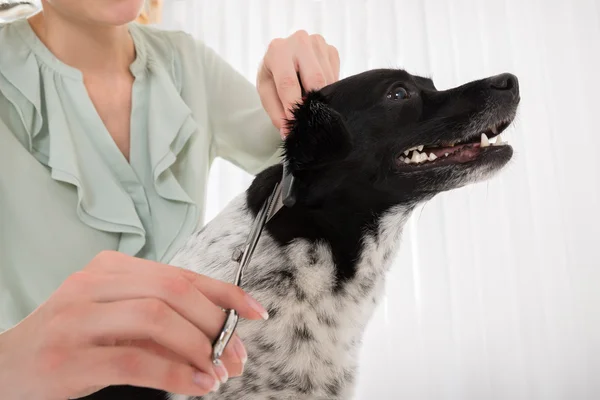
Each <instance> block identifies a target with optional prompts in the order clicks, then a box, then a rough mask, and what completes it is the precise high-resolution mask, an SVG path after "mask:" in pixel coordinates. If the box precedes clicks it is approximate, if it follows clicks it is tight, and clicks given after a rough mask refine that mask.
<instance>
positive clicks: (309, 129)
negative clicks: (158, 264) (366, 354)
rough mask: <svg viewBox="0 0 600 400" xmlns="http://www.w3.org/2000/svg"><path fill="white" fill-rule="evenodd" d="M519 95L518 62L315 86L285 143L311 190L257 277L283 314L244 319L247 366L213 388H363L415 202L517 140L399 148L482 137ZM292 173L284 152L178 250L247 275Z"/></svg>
mask: <svg viewBox="0 0 600 400" xmlns="http://www.w3.org/2000/svg"><path fill="white" fill-rule="evenodd" d="M518 103H519V92H518V84H517V80H516V77H514V76H512V75H508V74H505V75H500V76H496V77H492V78H488V79H483V80H479V81H475V82H471V83H468V84H466V85H463V86H461V87H459V88H455V89H450V90H447V91H438V90H437V89H436V88H435V86H434V85H433V82H432V81H431V80H430V79H426V78H421V77H418V76H413V75H410V74H408V73H407V72H405V71H402V70H374V71H369V72H366V73H363V74H359V75H356V76H354V77H350V78H346V79H344V80H342V81H340V82H337V83H336V84H333V85H330V86H328V87H326V88H324V89H323V90H321V91H319V92H312V93H309V94H308V95H307V96H306V98H305V99H304V101H303V103H302V105H298V107H297V108H296V109H295V110H294V120H293V121H290V129H291V133H290V135H289V137H288V138H287V139H286V141H285V144H284V149H285V159H286V161H287V162H288V164H289V166H290V170H291V172H292V173H293V175H294V177H295V178H296V194H297V197H298V202H297V203H296V204H295V205H294V206H293V207H291V208H284V209H282V210H281V212H280V213H278V214H277V215H276V216H275V217H274V218H273V219H272V220H271V221H270V222H269V223H268V225H267V226H266V227H265V230H264V231H263V235H262V237H261V238H260V241H259V242H258V245H257V248H256V251H255V253H254V256H253V258H252V263H251V265H250V266H249V267H248V269H247V270H246V272H245V276H244V281H243V288H244V289H245V290H246V291H247V292H249V293H250V294H251V295H252V296H253V297H255V298H256V299H257V300H258V301H259V302H261V304H263V305H264V306H265V307H266V308H267V309H268V311H269V313H270V318H269V320H267V321H246V320H242V321H241V322H240V323H239V325H238V329H237V333H238V335H239V336H240V338H241V339H242V341H243V342H244V344H245V346H246V349H247V351H248V354H249V360H248V363H247V365H246V368H245V371H244V374H243V375H242V376H241V377H238V378H232V379H230V380H229V381H228V382H227V383H226V384H224V385H222V386H221V388H220V390H219V391H218V392H217V393H211V394H209V395H206V396H204V397H203V398H202V399H203V400H226V399H236V400H274V399H277V400H342V399H343V400H345V399H351V398H352V397H353V393H354V384H355V382H356V372H357V370H358V365H357V360H358V352H359V350H360V344H361V341H362V338H363V334H364V331H365V327H366V325H367V323H368V322H369V319H370V318H371V316H372V315H373V311H374V309H375V307H376V306H377V303H378V301H379V300H380V299H381V296H382V295H383V289H384V286H385V276H386V272H387V271H388V270H389V268H390V266H391V264H392V261H393V260H394V256H395V254H396V252H397V250H398V247H399V244H400V238H401V235H402V228H403V226H404V224H405V223H406V221H407V219H408V218H409V216H410V213H411V212H412V210H413V209H414V207H415V206H416V205H417V204H419V203H422V202H424V201H427V200H429V199H431V198H432V197H433V196H435V195H436V194H437V193H440V192H443V191H447V190H451V189H454V188H457V187H460V186H464V185H466V184H469V183H472V182H475V181H480V180H482V179H486V178H489V177H490V176H492V175H493V174H494V173H496V172H497V171H498V170H500V169H501V168H502V167H503V166H504V165H505V164H506V163H507V162H508V161H509V160H510V158H511V156H512V148H511V147H510V146H501V147H495V148H488V149H485V150H484V149H478V148H477V147H476V146H475V147H470V148H469V147H466V148H467V152H470V153H468V154H467V155H468V157H463V156H456V157H449V158H448V159H446V160H441V161H437V162H433V163H430V164H423V165H417V166H410V165H406V164H405V163H404V162H401V161H400V158H399V157H400V156H402V154H403V153H404V151H405V150H407V149H410V148H412V147H415V146H418V145H420V144H423V145H425V146H432V145H438V146H444V148H445V147H446V146H447V145H449V144H452V143H454V142H457V141H460V142H462V143H463V144H464V143H467V144H466V145H465V146H471V145H470V144H469V143H472V142H473V141H477V140H478V136H479V134H480V132H479V131H480V130H483V129H486V127H487V126H488V125H490V124H491V125H492V126H494V130H496V124H505V121H507V120H512V118H514V114H515V112H516V108H517V104H518ZM504 127H505V126H504V125H502V126H501V128H502V129H503V128H504ZM460 148H461V149H463V147H460ZM469 149H470V150H469ZM448 151H451V150H448ZM281 176H282V167H281V166H273V167H270V168H268V169H266V170H265V171H263V172H261V173H260V174H259V175H258V176H257V177H256V178H255V180H254V181H253V183H252V185H251V187H250V188H249V189H248V190H247V191H246V192H245V193H244V194H242V195H240V196H238V197H237V198H236V199H235V200H233V201H232V202H231V203H230V204H228V205H227V206H226V207H225V209H224V210H223V211H222V212H221V213H220V214H219V215H218V216H217V217H216V218H215V219H214V220H213V221H211V222H210V223H209V224H208V225H207V226H206V227H205V228H204V229H202V230H200V231H198V232H197V233H195V234H194V235H193V236H192V237H191V238H190V239H189V240H188V242H187V243H186V244H185V245H184V246H183V247H182V248H181V249H180V250H179V252H178V253H177V255H176V256H175V257H174V259H173V260H172V262H171V264H173V265H176V266H179V267H182V268H186V269H190V270H193V271H196V272H198V273H201V274H204V275H208V276H210V277H213V278H216V279H220V280H223V281H227V282H231V281H233V278H234V272H235V270H236V267H237V264H236V263H235V262H234V261H232V260H231V255H232V254H233V253H234V251H235V250H236V249H238V248H241V247H242V246H243V245H244V243H245V241H246V239H247V236H248V233H249V231H250V227H251V225H252V223H253V220H254V218H255V216H256V214H257V212H258V210H259V209H260V207H261V205H262V204H263V202H264V201H265V200H266V198H267V197H268V196H269V194H270V193H271V191H272V189H273V187H274V185H275V184H276V183H277V182H278V181H280V180H281ZM152 396H157V397H152ZM109 398H110V399H113V400H114V399H144V400H148V399H151V398H162V399H165V398H169V399H171V400H190V399H188V398H187V397H185V396H181V395H176V394H169V395H167V394H164V393H161V392H158V391H149V390H144V389H137V388H122V387H119V388H108V389H107V390H105V391H102V392H99V394H96V395H95V396H92V397H91V399H95V400H100V399H109Z"/></svg>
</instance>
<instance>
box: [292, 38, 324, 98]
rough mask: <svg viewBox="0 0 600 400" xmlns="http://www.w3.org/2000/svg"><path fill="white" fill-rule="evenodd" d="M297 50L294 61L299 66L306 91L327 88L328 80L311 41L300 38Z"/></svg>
mask: <svg viewBox="0 0 600 400" xmlns="http://www.w3.org/2000/svg"><path fill="white" fill-rule="evenodd" d="M295 49H296V51H295V52H294V60H295V62H296V63H297V64H298V72H299V73H300V79H301V80H302V86H303V87H304V89H305V90H306V91H307V92H309V91H313V90H319V89H321V88H323V87H324V86H326V85H327V78H326V77H325V73H324V72H323V69H322V68H321V65H320V64H319V60H318V59H317V56H316V54H315V52H314V50H313V46H312V43H311V41H310V39H309V38H306V39H305V38H304V37H303V36H302V37H300V38H299V39H297V42H296V46H295Z"/></svg>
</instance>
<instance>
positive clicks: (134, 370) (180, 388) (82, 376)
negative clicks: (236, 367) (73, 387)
mask: <svg viewBox="0 0 600 400" xmlns="http://www.w3.org/2000/svg"><path fill="white" fill-rule="evenodd" d="M72 365H73V366H74V368H73V371H72V374H70V375H71V376H69V378H68V379H71V380H75V379H77V380H78V382H80V383H79V384H80V385H84V386H86V387H97V386H102V387H106V386H113V385H115V386H116V385H131V386H137V387H145V388H152V389H157V390H164V391H167V392H172V393H179V394H183V395H188V396H203V395H205V394H207V393H209V392H211V391H213V390H216V389H218V387H219V383H218V381H217V380H216V379H215V378H214V377H213V376H211V375H208V374H206V373H203V372H201V371H198V370H197V369H195V368H194V367H192V366H191V365H189V364H185V363H180V362H175V361H171V360H168V359H164V358H161V357H160V356H158V355H156V354H153V353H151V352H149V351H146V350H144V349H141V348H136V347H94V348H91V349H89V350H84V351H82V352H81V353H80V354H79V355H78V357H77V362H75V363H73V364H72Z"/></svg>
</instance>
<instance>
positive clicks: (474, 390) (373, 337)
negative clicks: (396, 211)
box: [163, 0, 600, 400]
mask: <svg viewBox="0 0 600 400" xmlns="http://www.w3.org/2000/svg"><path fill="white" fill-rule="evenodd" d="M164 18H165V20H164V23H163V26H164V27H166V28H170V29H182V30H186V31H188V32H190V33H192V34H194V35H195V36H197V37H198V38H203V39H204V40H205V41H206V42H207V43H208V44H209V45H210V46H212V47H213V48H214V49H215V50H217V51H218V52H219V53H220V54H221V55H223V56H224V57H225V58H226V59H227V60H228V61H229V62H231V63H232V64H233V65H234V66H235V67H236V68H237V69H238V70H239V71H241V72H242V73H243V74H245V75H246V76H247V77H248V79H250V80H251V81H252V82H254V77H255V74H256V69H257V66H258V64H259V61H260V59H261V56H262V55H263V54H264V51H265V49H266V46H267V44H268V43H269V41H270V39H272V38H275V37H277V36H287V35H289V34H290V33H292V32H293V31H294V30H296V29H301V28H302V29H306V30H308V31H309V32H311V33H322V34H323V35H324V36H325V38H326V39H327V40H328V41H329V42H330V43H332V44H334V45H335V46H337V47H338V49H339V50H340V53H341V58H342V76H348V75H350V74H354V73H358V72H362V71H364V70H366V69H370V68H376V67H404V68H406V69H407V70H409V71H410V72H413V73H416V74H421V75H429V76H432V77H433V79H434V81H435V82H436V84H437V86H438V88H449V87H452V86H455V85H459V84H462V83H465V82H467V81H469V80H473V79H479V78H482V77H485V76H489V75H493V74H497V73H501V72H505V71H507V72H512V73H515V74H516V75H517V76H518V77H519V79H520V84H521V93H522V105H521V108H520V114H519V117H518V119H517V121H516V125H515V127H514V128H511V129H509V131H508V136H507V139H508V140H509V141H510V142H511V144H512V145H513V146H514V148H515V153H516V154H515V157H514V161H513V163H512V164H511V165H510V167H509V168H508V169H507V170H505V172H504V173H503V174H501V176H499V177H497V178H495V179H493V180H492V181H490V182H488V183H483V184H479V185H477V186H472V187H469V188H465V189H461V190H458V191H454V192H451V193H447V194H444V195H440V196H439V197H437V198H436V199H435V200H434V201H432V202H430V203H428V204H427V205H426V206H425V207H424V208H423V209H422V210H421V209H419V210H417V212H416V213H415V215H414V217H413V219H412V220H411V222H410V224H409V227H408V229H407V230H406V232H405V233H406V234H405V238H404V241H403V245H402V251H401V254H400V255H399V257H398V258H397V261H396V264H395V265H394V268H393V271H392V273H391V274H390V276H389V283H388V290H387V296H386V297H385V301H384V302H383V304H382V306H381V307H380V308H379V309H378V312H377V314H376V315H375V317H374V320H373V321H372V323H371V325H370V327H369V330H368V333H367V335H366V338H365V343H364V350H363V354H362V361H361V374H360V380H359V385H358V393H357V399H408V400H419V399H427V400H449V399H453V400H454V399H456V400H470V399H473V400H486V399H498V400H505V399H507V400H508V399H510V400H518V399H536V400H537V399H539V400H552V399H561V400H588V399H589V400H593V399H600V383H599V382H598V379H599V378H598V374H599V372H600V260H599V250H600V211H599V209H598V207H599V206H600V203H599V194H600V192H599V189H600V162H599V161H598V157H597V153H598V151H600V128H599V126H598V117H599V116H600V107H599V106H600V101H599V100H598V96H600V84H599V79H598V74H599V73H600V58H599V57H600V56H599V54H600V1H593V0H587V1H585V0H581V1H579V0H576V1H548V0H503V1H500V0H490V1H483V0H479V1H476V0H458V1H457V0H452V1H450V0H448V1H441V0H440V1H434V0H430V1H421V0H412V1H409V0H405V1H399V0H398V1H392V0H378V1H358V0H357V1H349V0H345V1H342V0H322V1H310V0H296V1H292V0H271V1H266V0H263V1H260V0H253V1H242V0H219V1H214V0H212V1H211V0H204V1H201V0H167V1H166V2H165V13H164ZM231 95H232V96H235V93H231ZM211 177H212V179H211V182H210V193H211V197H210V199H209V204H208V215H207V218H208V219H210V218H212V217H213V216H214V215H215V214H216V213H217V212H218V211H219V210H220V209H221V208H222V207H223V206H224V205H225V204H226V203H227V202H228V201H229V200H230V199H231V198H232V197H233V196H234V195H236V194H238V193H239V192H241V191H242V190H244V189H245V188H246V187H247V185H248V184H249V182H250V179H251V178H250V177H249V176H248V175H246V174H245V173H243V172H240V171H239V170H237V169H235V167H233V166H231V165H229V164H226V163H225V162H222V161H218V162H217V164H216V165H215V167H214V169H213V171H212V175H211Z"/></svg>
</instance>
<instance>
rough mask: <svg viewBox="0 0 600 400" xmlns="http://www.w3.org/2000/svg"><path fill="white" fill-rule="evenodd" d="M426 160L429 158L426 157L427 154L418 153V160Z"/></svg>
mask: <svg viewBox="0 0 600 400" xmlns="http://www.w3.org/2000/svg"><path fill="white" fill-rule="evenodd" d="M427 160H429V158H428V157H427V154H425V153H420V154H419V162H425V161H427Z"/></svg>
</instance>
